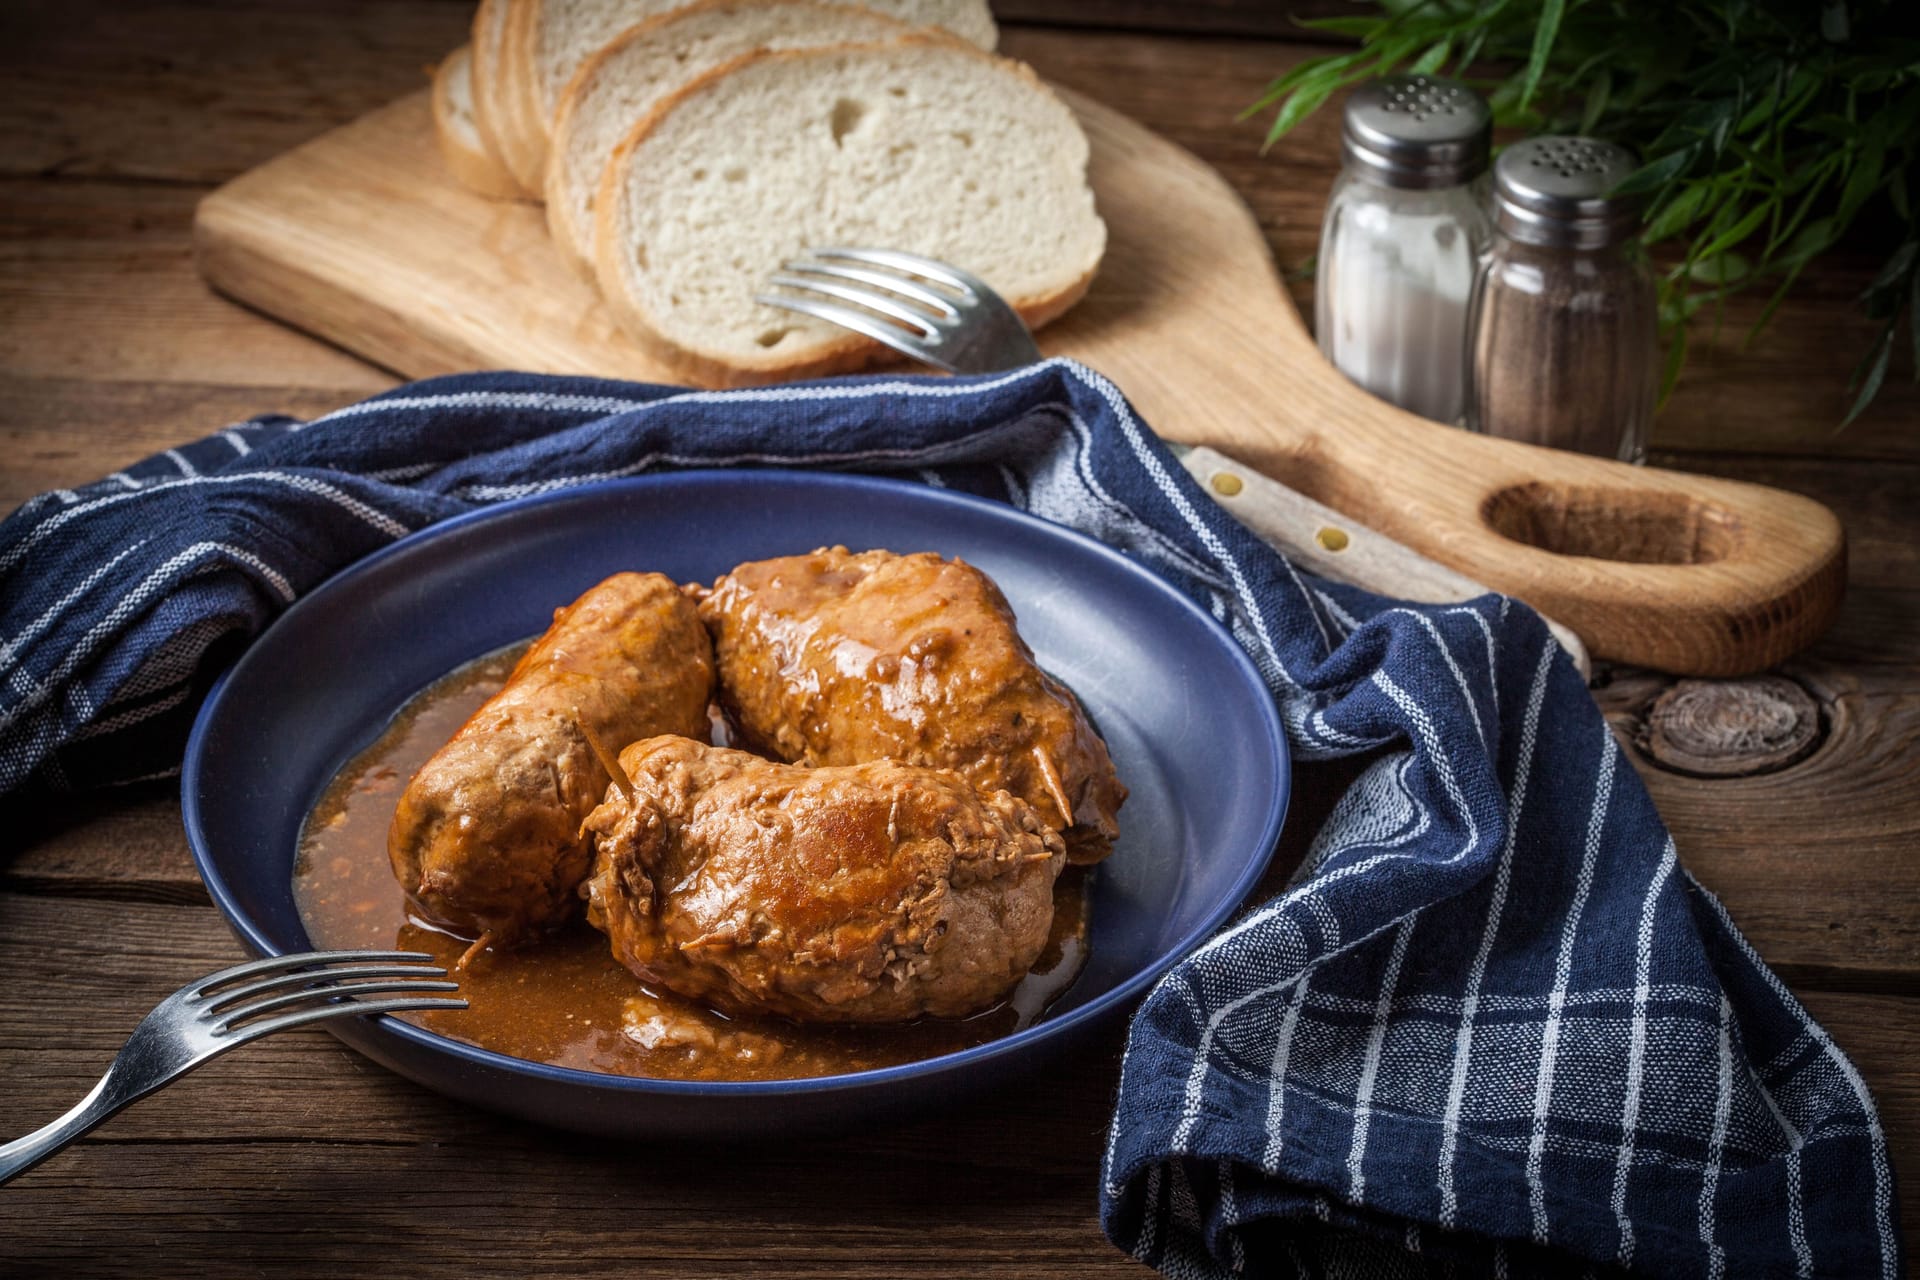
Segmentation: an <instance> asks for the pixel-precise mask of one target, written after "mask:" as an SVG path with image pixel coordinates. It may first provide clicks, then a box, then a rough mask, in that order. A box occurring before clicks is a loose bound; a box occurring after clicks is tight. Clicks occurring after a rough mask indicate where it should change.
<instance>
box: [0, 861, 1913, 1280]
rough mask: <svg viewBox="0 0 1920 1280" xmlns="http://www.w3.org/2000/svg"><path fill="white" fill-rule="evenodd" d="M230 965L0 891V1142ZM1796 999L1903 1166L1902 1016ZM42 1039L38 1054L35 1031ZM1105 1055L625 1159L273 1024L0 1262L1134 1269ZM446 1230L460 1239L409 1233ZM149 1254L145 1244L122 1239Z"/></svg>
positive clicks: (127, 912) (24, 1202) (50, 1182)
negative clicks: (818, 1125)
mask: <svg viewBox="0 0 1920 1280" xmlns="http://www.w3.org/2000/svg"><path fill="white" fill-rule="evenodd" d="M108 936H110V937H112V938H113V939H114V945H112V946H107V947H102V946H100V945H99V942H100V939H101V938H103V937H108ZM27 939H31V940H32V941H30V942H29V941H27ZM80 956H85V957H86V962H85V963H78V962H77V957H80ZM234 958H237V951H236V949H235V948H234V944H233V943H232V942H231V941H230V940H229V939H228V938H227V937H226V936H225V933H224V930H223V928H222V926H221V925H220V923H219V920H218V917H217V916H216V915H215V914H214V912H213V911H212V910H211V908H188V907H177V906H157V905H144V904H124V903H112V904H109V903H85V902H72V901H67V902H55V901H49V900H44V899H36V898H21V897H17V896H13V895H0V1071H4V1072H5V1073H6V1076H7V1078H8V1079H9V1080H10V1081H12V1082H14V1083H13V1087H12V1088H10V1089H9V1090H8V1092H7V1095H6V1096H5V1097H4V1098H0V1131H7V1132H11V1131H17V1130H23V1129H25V1128H28V1127H30V1126H32V1125H33V1124H35V1123H38V1122H39V1121H40V1120H41V1119H43V1118H46V1117H50V1116H51V1115H53V1114H55V1113H57V1112H58V1111H60V1110H62V1109H64V1108H65V1107H66V1106H67V1105H68V1104H69V1103H70V1102H71V1101H72V1100H73V1099H75V1098H77V1097H78V1096H79V1095H80V1094H81V1093H82V1092H84V1091H85V1089H86V1088H87V1087H88V1086H89V1085H90V1083H91V1081H92V1080H93V1078H94V1077H95V1075H96V1074H97V1072H98V1071H99V1070H100V1069H101V1067H102V1066H103V1065H104V1063H105V1061H106V1060H107V1059H108V1058H109V1057H110V1056H111V1054H112V1053H113V1051H114V1049H115V1048H116V1047H117V1045H118V1043H119V1040H120V1038H121V1037H122V1036H123V1035H124V1033H125V1031H126V1030H127V1029H128V1028H130V1027H131V1026H132V1024H133V1022H135V1021H137V1019H138V1018H139V1017H140V1016H141V1015H142V1014H143V1013H144V1012H145V1010H146V1008H147V1007H149V1005H150V1004H151V1003H152V1002H153V1001H154V1000H155V999H157V998H158V997H159V996H160V995H162V994H164V993H165V992H166V991H169V990H171V989H172V988H173V987H174V986H176V985H178V984H179V983H180V982H182V981H184V980H185V979H186V978H188V977H190V976H192V975H194V974H196V973H199V972H202V971H205V970H208V969H211V968H214V967H216V966H218V965H220V964H222V963H226V962H228V961H230V960H231V959H234ZM1808 1003H1809V1005H1810V1007H1811V1009H1812V1011H1813V1012H1814V1014H1815V1015H1816V1016H1817V1017H1819V1018H1820V1019H1821V1020H1822V1022H1823V1023H1824V1024H1825V1025H1826V1026H1827V1028H1828V1029H1829V1030H1830V1031H1831V1032H1832V1033H1833V1035H1834V1038H1835V1040H1836V1041H1837V1042H1838V1043H1839V1044H1840V1046H1841V1047H1842V1048H1843V1049H1844V1050H1845V1051H1846V1052H1847V1053H1848V1054H1849V1055H1851V1056H1852V1058H1853V1060H1854V1061H1855V1063H1856V1065H1858V1066H1859V1068H1860V1069H1861V1071H1862V1073H1863V1074H1864V1075H1865V1076H1866V1078H1867V1079H1868V1080H1869V1081H1870V1082H1871V1083H1872V1087H1873V1089H1874V1093H1875V1097H1876V1100H1877V1102H1878V1104H1879V1108H1880V1113H1881V1118H1882V1121H1883V1123H1884V1125H1885V1128H1886V1131H1887V1133H1888V1136H1889V1141H1890V1143H1891V1145H1892V1148H1893V1153H1894V1159H1895V1163H1896V1167H1897V1168H1898V1169H1900V1170H1901V1171H1903V1172H1904V1171H1907V1170H1910V1169H1913V1168H1916V1167H1920V1165H1917V1164H1916V1162H1917V1161H1920V1068H1916V1066H1915V1065H1914V1062H1913V1060H1912V1055H1911V1046H1912V1044H1913V1043H1914V1042H1915V1040H1916V1038H1920V1000H1913V999H1908V998H1894V997H1887V996H1863V995H1837V994H1821V995H1816V996H1813V997H1811V998H1810V999H1809V1001H1808ZM75 1009H84V1010H86V1011H87V1017H86V1018H84V1019H77V1018H74V1017H73V1016H72V1012H73V1010H75ZM56 1026H57V1027H61V1028H63V1031H62V1034H61V1035H60V1037H59V1038H58V1039H57V1040H54V1041H52V1042H48V1041H46V1040H44V1039H43V1038H42V1037H41V1036H40V1035H38V1034H35V1029H43V1028H50V1027H56ZM1118 1043H1119V1039H1118V1035H1117V1033H1116V1034H1113V1035H1109V1036H1107V1037H1105V1038H1104V1039H1102V1040H1101V1041H1100V1042H1099V1043H1097V1044H1095V1045H1093V1046H1090V1047H1089V1048H1088V1050H1087V1051H1086V1052H1084V1053H1081V1054H1079V1055H1077V1056H1075V1057H1073V1058H1071V1059H1070V1060H1068V1061H1066V1062H1063V1063H1061V1064H1059V1065H1058V1066H1056V1067H1055V1068H1053V1069H1051V1070H1050V1071H1049V1072H1047V1074H1046V1075H1045V1076H1044V1077H1042V1078H1039V1079H1036V1080H1034V1081H1030V1082H1028V1083H1027V1084H1025V1085H1024V1086H1019V1087H1015V1088H1012V1089H1008V1090H1006V1091H1004V1092H1002V1093H1000V1094H996V1095H993V1096H990V1097H988V1098H985V1099H981V1100H978V1101H974V1102H968V1103H963V1104H961V1105H958V1106H955V1107H953V1108H950V1109H949V1110H947V1111H946V1112H945V1113H944V1114H941V1115H937V1116H932V1117H928V1118H926V1119H922V1120H919V1121H915V1122H910V1123H907V1124H904V1125H900V1126H898V1127H893V1128H889V1129H887V1130H883V1131H879V1132H874V1133H866V1134H856V1135H849V1136H847V1137H845V1138H839V1139H825V1140H819V1141H814V1142H806V1143H780V1144H762V1145H758V1146H755V1147H753V1148H752V1149H751V1150H750V1151H747V1150H741V1151H738V1152H735V1151H729V1150H727V1149H724V1148H701V1147H694V1146H678V1147H669V1148H665V1149H661V1148H653V1149H650V1150H647V1151H645V1152H641V1151H638V1150H635V1149H633V1148H630V1147H620V1148H612V1149H610V1148H608V1147H607V1146H606V1145H605V1144H600V1143H595V1142H593V1141H591V1140H590V1139H586V1138H580V1137H575V1136H571V1135H564V1134H556V1133H549V1132H546V1131H543V1130H539V1129H536V1128H533V1127H530V1126H526V1125H522V1124H519V1123H516V1122H511V1121H506V1120H501V1119H498V1118H495V1117H492V1116H489V1115H486V1114H484V1113H481V1112H475V1111H469V1110H467V1109H465V1108H463V1107H460V1106H458V1105H456V1104H453V1103H450V1102H447V1101H445V1100H443V1099H440V1098H438V1097H436V1096H434V1095H432V1094H430V1093H427V1092H426V1091H424V1090H421V1089H419V1088H417V1087H416V1086H413V1085H411V1084H409V1083H407V1082H405V1081H402V1080H400V1079H398V1078H397V1077H394V1076H391V1075H389V1074H387V1073H386V1072H384V1071H382V1070H380V1069H379V1068H377V1067H374V1066H372V1065H370V1064H368V1063H365V1062H363V1061H362V1060H360V1059H359V1058H357V1057H356V1056H354V1055H353V1054H351V1053H350V1052H349V1051H347V1050H346V1049H344V1048H343V1047H341V1046H340V1045H338V1044H337V1043H335V1042H334V1041H333V1040H332V1039H331V1038H330V1037H328V1036H326V1035H325V1034H324V1033H321V1032H317V1031H316V1032H296V1033H292V1034H288V1035H284V1036H280V1037H276V1038H273V1039H271V1040H268V1041H264V1042H262V1043H260V1044H258V1045H254V1046H249V1047H248V1048H246V1049H244V1050H240V1051H238V1052H236V1053H233V1054H230V1055H228V1056H226V1057H224V1058H222V1059H220V1060H218V1061H216V1062H214V1063H212V1064H210V1065H209V1066H207V1067H205V1068H204V1069H202V1070H201V1071H199V1072H198V1073H196V1074H195V1075H193V1076H191V1077H189V1078H188V1079H186V1080H184V1081H182V1082H180V1083H179V1084H176V1085H174V1086H172V1087H171V1088H170V1089H168V1090H167V1091H166V1092H164V1093H162V1094H159V1095H156V1096H155V1097H154V1098H151V1099H149V1100H147V1101H145V1102H143V1103H141V1104H139V1105H137V1106H136V1107H134V1108H133V1109H131V1110H129V1111H127V1112H125V1113H123V1114H122V1115H121V1116H119V1117H117V1118H116V1119H115V1120H113V1121H111V1122H109V1124H108V1125H107V1126H106V1127H105V1128H103V1129H101V1130H99V1131H97V1132H96V1134H95V1135H93V1136H92V1137H90V1138H88V1139H86V1140H84V1141H83V1142H82V1143H80V1144H79V1145H78V1146H77V1147H75V1148H73V1149H71V1150H69V1151H68V1152H66V1153H63V1154H62V1155H61V1156H59V1157H56V1158H55V1159H54V1160H53V1161H51V1162H49V1163H48V1164H46V1165H44V1166H42V1167H41V1168H40V1169H38V1170H35V1171H34V1172H32V1173H30V1174H28V1175H27V1176H26V1177H24V1178H23V1179H21V1180H20V1181H19V1182H18V1183H17V1184H15V1185H14V1186H12V1187H10V1188H9V1189H8V1192H7V1194H6V1196H4V1197H0V1265H4V1266H5V1267H7V1268H8V1269H9V1270H12V1271H14V1272H15V1273H19V1272H22V1271H39V1270H47V1271H61V1270H69V1271H70V1270H72V1269H74V1268H79V1269H83V1270H85V1271H86V1273H87V1274H90V1275H93V1274H97V1275H122V1274H124V1275H136V1274H138V1275H151V1274H155V1269H156V1268H158V1269H159V1272H160V1273H162V1274H166V1273H168V1269H169V1268H171V1267H174V1266H178V1267H181V1268H183V1269H185V1268H191V1269H196V1270H200V1269H204V1268H205V1267H206V1266H207V1265H208V1263H209V1262H210V1261H211V1260H213V1259H220V1260H221V1262H222V1265H223V1266H226V1267H231V1268H236V1269H243V1270H252V1269H262V1270H264V1269H269V1268H270V1269H272V1270H273V1271H274V1272H275V1274H286V1275H326V1274H346V1273H357V1272H358V1271H360V1270H362V1269H364V1267H365V1265H366V1264H365V1259H366V1258H369V1257H378V1258H380V1259H381V1261H382V1265H385V1266H389V1267H391V1266H393V1265H396V1264H398V1265H400V1266H401V1267H402V1268H403V1269H404V1270H405V1271H407V1272H408V1273H409V1274H421V1275H442V1274H446V1275H452V1274H474V1273H475V1271H476V1270H477V1269H483V1268H484V1267H486V1266H488V1265H497V1264H506V1265H509V1266H510V1267H519V1266H531V1265H533V1264H534V1263H536V1262H538V1261H540V1260H541V1259H540V1258H538V1257H536V1256H535V1255H534V1254H532V1253H529V1252H528V1251H529V1250H543V1249H558V1250H561V1251H563V1252H562V1253H561V1254H548V1255H546V1256H545V1259H544V1260H545V1261H547V1262H549V1263H552V1262H557V1261H559V1260H560V1258H561V1257H564V1259H565V1265H566V1267H567V1270H568V1271H569V1273H570V1274H581V1275H593V1274H602V1273H603V1272H604V1273H611V1272H612V1271H614V1270H616V1269H617V1270H620V1271H622V1273H623V1274H636V1273H637V1274H656V1273H661V1274H664V1273H672V1274H706V1273H709V1272H711V1273H713V1274H728V1275H737V1274H740V1273H742V1272H746V1271H751V1272H752V1273H753V1274H833V1275H845V1276H859V1277H867V1276H872V1277H882V1276H896V1275H900V1274H905V1273H907V1272H909V1271H910V1270H911V1271H913V1272H920V1271H937V1272H940V1273H943V1274H956V1273H963V1272H964V1273H979V1274H983V1275H989V1276H1002V1275H1006V1276H1018V1275H1047V1274H1057V1273H1059V1274H1064V1273H1066V1272H1069V1271H1071V1272H1072V1273H1073V1274H1089V1273H1092V1274H1100V1273H1104V1272H1107V1271H1111V1272H1113V1273H1114V1274H1131V1275H1139V1274H1142V1273H1141V1272H1140V1271H1138V1269H1136V1268H1134V1267H1133V1266H1132V1264H1130V1263H1128V1262H1126V1260H1125V1259H1123V1258H1122V1257H1121V1256H1120V1255H1119V1254H1118V1253H1116V1252H1114V1251H1113V1250H1112V1248H1111V1247H1110V1246H1108V1245H1107V1244H1106V1243H1105V1241H1104V1238H1103V1237H1102V1236H1101V1235H1100V1232H1099V1229H1098V1225H1097V1222H1096V1220H1095V1218H1094V1204H1095V1185H1094V1184H1095V1177H1096V1171H1097V1168H1098V1164H1099V1159H1100V1152H1101V1146H1102V1142H1103V1139H1104V1132H1105V1126H1106V1122H1107V1116H1108V1107H1109V1100H1110V1097H1111V1091H1112V1088H1113V1086H1114V1082H1115V1078H1116V1077H1115V1052H1116V1049H1117V1046H1118ZM482 1169H483V1170H484V1171H485V1173H484V1177H477V1176H476V1172H475V1171H476V1170H482ZM501 1187H511V1188H512V1194H511V1195H502V1194H498V1193H497V1191H496V1190H495V1189H497V1188H501ZM583 1188H591V1189H592V1194H585V1193H584V1192H583ZM1915 1201H1916V1197H1914V1196H1912V1195H1908V1196H1907V1197H1905V1199H1904V1203H1903V1209H1904V1211H1905V1218H1904V1226H1905V1231H1906V1234H1907V1238H1908V1240H1909V1241H1911V1240H1913V1239H1915V1234H1916V1227H1920V1223H1917V1222H1916V1219H1915V1207H1916V1205H1915ZM210 1206H215V1207H217V1208H216V1210H215V1211H212V1212H210V1211H209V1207H210ZM456 1222H457V1223H458V1229H459V1233H460V1234H459V1243H458V1246H457V1247H450V1246H449V1243H448V1240H447V1238H446V1237H445V1236H444V1235H442V1234H440V1233H439V1232H438V1231H437V1230H426V1231H423V1230H421V1228H422V1227H423V1226H432V1227H437V1226H439V1225H441V1224H447V1223H456ZM721 1224H724V1226H722V1225H721ZM153 1239H164V1240H165V1241H166V1249H165V1250H164V1252H163V1253H161V1254H158V1255H155V1254H153V1253H152V1251H150V1250H146V1249H143V1248H142V1247H141V1245H142V1242H145V1241H149V1240H153ZM115 1268H119V1269H118V1270H116V1269H115Z"/></svg>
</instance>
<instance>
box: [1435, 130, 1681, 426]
mask: <svg viewBox="0 0 1920 1280" xmlns="http://www.w3.org/2000/svg"><path fill="white" fill-rule="evenodd" d="M1634 169H1635V163H1634V159H1633V155H1632V153H1631V152H1629V151H1627V150H1626V149H1624V148H1622V147H1617V146H1615V145H1613V144H1612V143H1609V142H1601V141H1598V140H1596V139H1593V138H1559V137H1544V138H1529V139H1527V140H1526V141H1525V142H1519V143H1515V144H1514V145H1513V146H1511V147H1508V148H1507V149H1506V150H1505V151H1504V152H1502V153H1501V155H1500V160H1499V162H1498V163H1497V164H1495V166H1494V170H1493V222H1494V236H1493V247H1492V250H1491V251H1490V252H1489V253H1488V255H1487V260H1486V265H1485V267H1484V268H1483V269H1482V271H1481V275H1480V279H1479V281H1478V282H1477V283H1476V285H1475V287H1474V296H1473V312H1474V314H1473V325H1474V334H1473V367H1472V371H1471V377H1472V384H1473V389H1472V395H1471V401H1472V415H1471V416H1472V425H1473V426H1474V427H1476V428H1477V429H1479V430H1481V431H1484V432H1486V433H1487V434H1489V435H1496V436H1502V437H1505V438H1507V439H1510V440H1525V441H1528V442H1530V443H1532V444H1542V445H1547V446H1549V447H1552V448H1556V449H1571V450H1574V451H1576V452H1579V453H1590V454H1596V455H1598V456H1600V457H1605V458H1619V459H1622V460H1624V461H1628V462H1639V461H1641V460H1642V459H1643V458H1644V457H1645V456H1646V449H1647V430H1648V428H1649V426H1650V425H1651V424H1652V421H1653V406H1654V400H1655V395H1656V392H1657V390H1658V386H1659V379H1658V373H1657V371H1656V361H1657V359H1658V353H1659V310H1658V306H1657V303H1656V298H1655V290H1654V283H1653V275H1652V273H1651V272H1650V271H1649V270H1648V268H1647V265H1646V263H1645V261H1644V259H1643V258H1642V257H1641V255H1640V251H1639V247H1638V245H1637V244H1636V243H1635V236H1636V233H1637V232H1638V231H1639V227H1640V204H1639V201H1638V200H1637V199H1635V198H1633V197H1631V196H1625V197H1623V196H1616V195H1613V194H1612V193H1613V191H1614V190H1615V189H1616V188H1617V187H1618V186H1619V185H1620V184H1621V183H1622V182H1623V181H1625V180H1626V178H1627V177H1628V176H1629V175H1630V174H1632V173H1633V171H1634Z"/></svg>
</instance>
